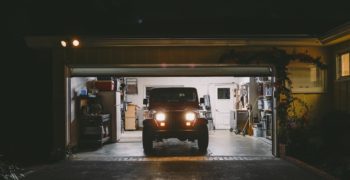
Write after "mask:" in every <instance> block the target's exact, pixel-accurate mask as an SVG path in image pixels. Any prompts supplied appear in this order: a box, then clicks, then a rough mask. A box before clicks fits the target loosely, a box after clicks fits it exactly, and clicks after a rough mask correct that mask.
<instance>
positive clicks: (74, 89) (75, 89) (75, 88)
mask: <svg viewBox="0 0 350 180" xmlns="http://www.w3.org/2000/svg"><path fill="white" fill-rule="evenodd" d="M96 79H97V78H95V77H72V78H71V84H70V85H71V88H70V93H71V97H70V103H71V104H70V106H71V108H70V109H71V112H70V119H71V122H73V121H74V120H75V119H76V114H75V113H76V110H75V96H79V92H80V90H81V88H83V87H86V82H87V81H92V80H96Z"/></svg>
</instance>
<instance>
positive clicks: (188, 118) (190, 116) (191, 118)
mask: <svg viewBox="0 0 350 180" xmlns="http://www.w3.org/2000/svg"><path fill="white" fill-rule="evenodd" d="M185 119H186V121H194V120H195V119H196V114H195V113H194V112H187V113H186V115H185Z"/></svg>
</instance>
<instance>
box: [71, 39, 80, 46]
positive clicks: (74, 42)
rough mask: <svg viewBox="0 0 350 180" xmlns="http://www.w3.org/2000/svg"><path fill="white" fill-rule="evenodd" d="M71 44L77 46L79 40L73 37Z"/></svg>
mask: <svg viewBox="0 0 350 180" xmlns="http://www.w3.org/2000/svg"><path fill="white" fill-rule="evenodd" d="M72 44H73V46H75V47H77V46H79V44H80V42H79V41H78V40H77V39H74V40H73V41H72Z"/></svg>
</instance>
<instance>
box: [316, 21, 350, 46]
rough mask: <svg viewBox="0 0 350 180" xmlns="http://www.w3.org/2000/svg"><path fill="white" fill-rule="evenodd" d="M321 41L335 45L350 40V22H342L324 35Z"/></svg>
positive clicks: (324, 43) (328, 44) (326, 44)
mask: <svg viewBox="0 0 350 180" xmlns="http://www.w3.org/2000/svg"><path fill="white" fill-rule="evenodd" d="M319 39H320V41H321V43H322V44H323V45H325V46H331V45H335V44H338V43H341V42H344V41H348V40H350V22H347V23H345V24H342V25H340V26H338V27H336V28H334V29H332V30H330V31H328V32H327V33H325V34H324V35H322V36H321V37H320V38H319Z"/></svg>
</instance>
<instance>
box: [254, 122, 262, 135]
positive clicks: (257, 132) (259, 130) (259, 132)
mask: <svg viewBox="0 0 350 180" xmlns="http://www.w3.org/2000/svg"><path fill="white" fill-rule="evenodd" d="M253 136H254V137H262V128H261V124H260V123H258V124H254V125H253Z"/></svg>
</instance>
